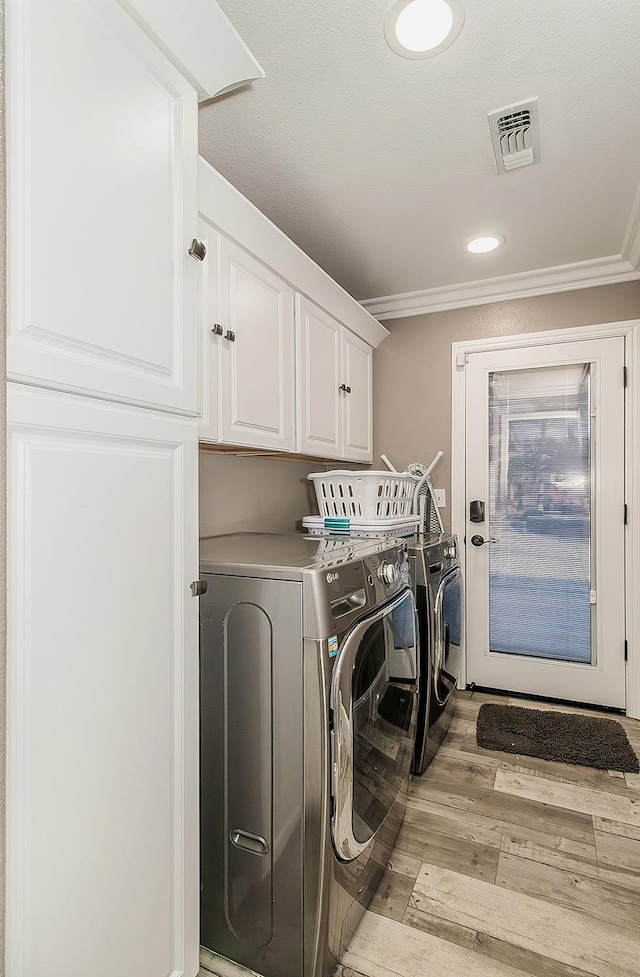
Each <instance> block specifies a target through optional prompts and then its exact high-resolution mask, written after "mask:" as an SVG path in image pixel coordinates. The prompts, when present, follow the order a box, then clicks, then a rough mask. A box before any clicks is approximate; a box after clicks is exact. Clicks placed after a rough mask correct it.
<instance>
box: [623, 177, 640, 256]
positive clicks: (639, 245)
mask: <svg viewBox="0 0 640 977" xmlns="http://www.w3.org/2000/svg"><path fill="white" fill-rule="evenodd" d="M621 253H622V257H623V258H626V259H627V261H628V262H629V263H630V264H631V265H632V267H633V268H640V186H638V190H637V192H636V195H635V197H634V198H633V204H632V205H631V210H630V212H629V220H628V222H627V229H626V231H625V235H624V240H623V242H622V251H621Z"/></svg>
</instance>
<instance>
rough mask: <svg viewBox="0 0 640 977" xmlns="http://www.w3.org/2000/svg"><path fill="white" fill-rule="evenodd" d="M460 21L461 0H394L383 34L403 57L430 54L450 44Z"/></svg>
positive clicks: (461, 21)
mask: <svg viewBox="0 0 640 977" xmlns="http://www.w3.org/2000/svg"><path fill="white" fill-rule="evenodd" d="M463 24H464V6H463V3H462V0H396V2H395V3H394V4H393V6H392V7H391V9H390V10H389V12H388V13H387V16H386V17H385V19H384V36H385V38H386V41H387V44H388V45H389V47H390V48H391V49H392V51H395V52H396V54H399V55H401V57H403V58H433V57H434V55H436V54H440V52H441V51H444V49H445V48H448V47H449V45H450V44H453V42H454V41H455V39H456V37H457V36H458V34H459V33H460V31H461V30H462V25H463Z"/></svg>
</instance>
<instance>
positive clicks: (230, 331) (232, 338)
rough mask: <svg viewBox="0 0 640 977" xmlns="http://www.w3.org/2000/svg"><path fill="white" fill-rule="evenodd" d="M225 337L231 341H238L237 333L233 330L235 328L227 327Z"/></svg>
mask: <svg viewBox="0 0 640 977" xmlns="http://www.w3.org/2000/svg"><path fill="white" fill-rule="evenodd" d="M224 338H225V339H228V340H229V342H230V343H235V341H236V334H235V332H234V331H233V329H227V331H226V333H225V335H224Z"/></svg>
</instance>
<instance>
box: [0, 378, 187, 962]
mask: <svg viewBox="0 0 640 977" xmlns="http://www.w3.org/2000/svg"><path fill="white" fill-rule="evenodd" d="M8 408H9V453H8V457H9V485H8V503H9V526H8V536H9V574H8V603H9V608H10V611H9V633H8V652H9V653H8V673H7V679H8V682H7V684H8V693H7V700H8V729H9V736H8V754H7V829H8V830H7V835H8V837H7V933H6V944H7V960H6V973H7V974H10V975H11V977H53V975H55V977H62V975H64V977H85V975H87V974H89V973H91V972H92V970H93V971H94V972H96V973H100V974H122V975H123V977H125V975H127V977H133V975H135V977H167V975H169V974H173V975H175V977H178V975H183V977H193V975H194V974H196V973H197V970H198V942H199V941H198V895H199V882H198V871H199V859H198V600H197V599H194V598H193V597H192V596H191V592H190V589H189V588H190V583H191V582H192V581H193V580H194V579H195V578H196V577H197V574H198V525H197V428H196V424H195V423H194V421H193V420H189V419H187V418H181V417H175V416H174V417H171V416H169V415H167V414H162V413H160V412H159V411H146V410H138V409H137V408H134V407H129V406H124V405H121V404H115V403H104V402H101V401H99V400H97V399H91V398H88V397H77V396H70V395H69V394H64V393H57V392H54V391H48V390H43V389H39V388H37V387H33V386H26V385H24V384H10V385H9V392H8ZM96 954H98V955H99V964H98V965H97V966H94V965H93V963H92V960H94V959H95V957H96ZM0 969H2V967H1V966H0ZM2 972H3V973H4V972H5V971H4V970H3V971H2Z"/></svg>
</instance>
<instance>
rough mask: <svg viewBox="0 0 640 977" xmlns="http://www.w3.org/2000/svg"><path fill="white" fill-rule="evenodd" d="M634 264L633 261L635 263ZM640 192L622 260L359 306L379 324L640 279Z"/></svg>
mask: <svg viewBox="0 0 640 977" xmlns="http://www.w3.org/2000/svg"><path fill="white" fill-rule="evenodd" d="M632 259H633V260H632ZM639 268H640V191H639V192H638V195H637V196H636V201H635V204H634V208H633V211H632V215H631V218H630V220H629V225H628V227H627V233H626V235H625V242H624V254H614V255H609V256H608V257H603V258H591V259H589V260H588V261H576V262H573V263H572V264H567V265H555V266H554V267H551V268H538V269H536V270H535V271H526V272H523V273H522V274H517V275H501V276H500V277H497V278H486V279H484V280H482V281H474V282H462V283H461V284H459V285H444V286H443V287H441V288H426V289H422V290H420V291H417V292H404V293H400V294H398V295H384V296H382V297H381V298H374V299H365V300H364V301H363V302H361V303H360V304H361V305H363V306H364V308H365V309H366V310H367V312H369V313H370V314H371V315H372V316H375V318H376V319H382V320H386V319H403V318H406V317H408V316H414V315H424V314H426V313H429V312H445V311H447V310H448V309H464V308H467V307H469V306H473V305H487V304H488V303H490V302H506V301H509V300H511V299H524V298H531V297H532V296H535V295H549V294H551V293H553V292H569V291H573V290H575V289H579V288H592V287H594V286H596V285H614V284H617V283H619V282H630V281H635V280H637V279H640V270H639Z"/></svg>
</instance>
